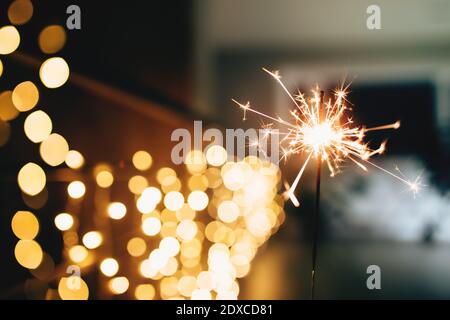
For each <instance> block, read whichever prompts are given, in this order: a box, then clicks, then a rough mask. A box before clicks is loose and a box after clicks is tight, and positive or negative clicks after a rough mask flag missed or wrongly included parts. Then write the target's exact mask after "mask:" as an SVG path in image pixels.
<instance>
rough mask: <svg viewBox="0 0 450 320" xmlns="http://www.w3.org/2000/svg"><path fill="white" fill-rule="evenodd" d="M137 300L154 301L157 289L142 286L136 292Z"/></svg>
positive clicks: (146, 285)
mask: <svg viewBox="0 0 450 320" xmlns="http://www.w3.org/2000/svg"><path fill="white" fill-rule="evenodd" d="M134 296H135V297H136V299H137V300H152V299H153V298H154V297H155V287H154V286H153V285H151V284H140V285H138V286H136V289H135V290H134Z"/></svg>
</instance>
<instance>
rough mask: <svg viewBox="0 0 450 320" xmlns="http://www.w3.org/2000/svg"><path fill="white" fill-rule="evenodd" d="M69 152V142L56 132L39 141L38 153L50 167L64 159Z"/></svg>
mask: <svg viewBox="0 0 450 320" xmlns="http://www.w3.org/2000/svg"><path fill="white" fill-rule="evenodd" d="M68 152H69V144H68V143H67V141H66V139H65V138H64V137H63V136H61V135H59V134H57V133H52V134H51V135H49V136H48V137H47V139H45V140H44V141H42V142H41V145H40V147H39V153H40V155H41V157H42V160H44V161H45V163H47V164H48V165H50V166H52V167H56V166H59V165H60V164H61V163H63V162H64V161H65V160H66V156H67V153H68Z"/></svg>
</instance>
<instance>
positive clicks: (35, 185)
mask: <svg viewBox="0 0 450 320" xmlns="http://www.w3.org/2000/svg"><path fill="white" fill-rule="evenodd" d="M46 181H47V178H46V175H45V172H44V170H43V169H42V168H41V167H40V166H38V165H37V164H35V163H32V162H29V163H27V164H26V165H24V166H23V167H22V169H20V171H19V174H18V176H17V182H18V183H19V187H20V189H21V190H22V191H23V192H24V193H26V194H28V195H31V196H34V195H37V194H38V193H40V192H41V191H42V190H43V189H44V187H45V183H46Z"/></svg>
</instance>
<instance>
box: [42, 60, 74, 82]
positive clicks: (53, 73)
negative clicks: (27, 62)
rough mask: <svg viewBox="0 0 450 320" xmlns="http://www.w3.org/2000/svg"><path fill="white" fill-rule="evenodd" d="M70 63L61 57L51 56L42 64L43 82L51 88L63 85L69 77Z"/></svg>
mask: <svg viewBox="0 0 450 320" xmlns="http://www.w3.org/2000/svg"><path fill="white" fill-rule="evenodd" d="M69 74H70V71H69V65H68V64H67V62H66V61H65V60H64V59H63V58H60V57H53V58H49V59H47V60H46V61H44V63H42V65H41V69H40V70H39V76H40V78H41V81H42V83H43V84H44V85H45V86H46V87H47V88H50V89H55V88H59V87H61V86H62V85H63V84H64V83H66V81H67V79H68V78H69Z"/></svg>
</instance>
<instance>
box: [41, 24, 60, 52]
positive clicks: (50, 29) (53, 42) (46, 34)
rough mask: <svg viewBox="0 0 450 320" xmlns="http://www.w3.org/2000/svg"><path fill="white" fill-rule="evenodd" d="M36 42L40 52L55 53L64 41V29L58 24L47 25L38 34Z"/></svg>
mask: <svg viewBox="0 0 450 320" xmlns="http://www.w3.org/2000/svg"><path fill="white" fill-rule="evenodd" d="M38 42H39V47H40V49H41V51H42V52H44V53H47V54H53V53H56V52H58V51H59V50H61V49H62V48H63V47H64V44H65V43H66V31H65V30H64V28H63V27H61V26H59V25H51V26H47V27H45V28H44V29H43V30H42V31H41V33H40V34H39V39H38Z"/></svg>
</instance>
